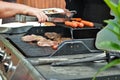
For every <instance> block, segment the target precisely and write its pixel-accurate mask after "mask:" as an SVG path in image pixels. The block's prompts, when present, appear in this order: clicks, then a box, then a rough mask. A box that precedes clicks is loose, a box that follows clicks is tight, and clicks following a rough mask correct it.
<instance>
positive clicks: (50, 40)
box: [21, 32, 71, 48]
mask: <svg viewBox="0 0 120 80" xmlns="http://www.w3.org/2000/svg"><path fill="white" fill-rule="evenodd" d="M44 36H45V37H46V38H45V37H43V36H40V35H34V34H31V35H26V36H23V37H22V38H21V39H22V41H24V42H37V45H38V46H49V47H52V48H53V46H58V45H59V44H60V43H62V42H63V41H65V40H70V39H71V38H64V37H62V36H61V35H60V34H58V33H56V32H46V33H45V34H44Z"/></svg>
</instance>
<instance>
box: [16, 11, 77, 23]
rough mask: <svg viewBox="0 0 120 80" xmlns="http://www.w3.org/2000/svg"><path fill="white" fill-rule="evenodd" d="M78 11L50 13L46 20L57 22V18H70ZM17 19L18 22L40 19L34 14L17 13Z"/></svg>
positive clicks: (64, 19)
mask: <svg viewBox="0 0 120 80" xmlns="http://www.w3.org/2000/svg"><path fill="white" fill-rule="evenodd" d="M76 13H77V12H76V11H75V10H72V11H69V12H66V13H59V14H58V13H57V14H48V20H47V21H46V22H56V20H58V19H63V21H66V20H70V19H71V18H72V17H73V15H74V14H76ZM15 19H16V21H18V22H27V21H38V19H37V18H36V17H34V16H28V15H22V14H18V15H16V16H15ZM58 22H59V21H58Z"/></svg>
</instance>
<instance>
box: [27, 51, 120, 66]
mask: <svg viewBox="0 0 120 80" xmlns="http://www.w3.org/2000/svg"><path fill="white" fill-rule="evenodd" d="M116 57H117V58H120V54H119V53H116V52H111V51H110V52H103V53H99V54H98V55H95V56H89V57H84V58H79V56H77V57H75V58H68V57H67V58H66V57H62V58H61V57H46V58H39V59H38V60H29V61H30V62H31V64H33V65H46V64H51V65H52V66H68V65H73V64H78V63H87V62H95V61H106V62H110V61H112V60H113V59H115V58H116Z"/></svg>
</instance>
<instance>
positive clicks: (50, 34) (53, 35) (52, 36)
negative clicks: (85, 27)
mask: <svg viewBox="0 0 120 80" xmlns="http://www.w3.org/2000/svg"><path fill="white" fill-rule="evenodd" d="M45 36H46V37H47V38H49V39H51V40H55V39H57V38H61V35H60V34H58V33H55V32H46V33H45Z"/></svg>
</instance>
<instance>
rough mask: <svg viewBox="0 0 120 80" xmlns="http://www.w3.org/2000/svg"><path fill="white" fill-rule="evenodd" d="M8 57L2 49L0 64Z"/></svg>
mask: <svg viewBox="0 0 120 80" xmlns="http://www.w3.org/2000/svg"><path fill="white" fill-rule="evenodd" d="M6 57H7V54H6V53H5V51H4V50H2V49H1V48H0V62H3V61H4V60H5V58H6Z"/></svg>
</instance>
